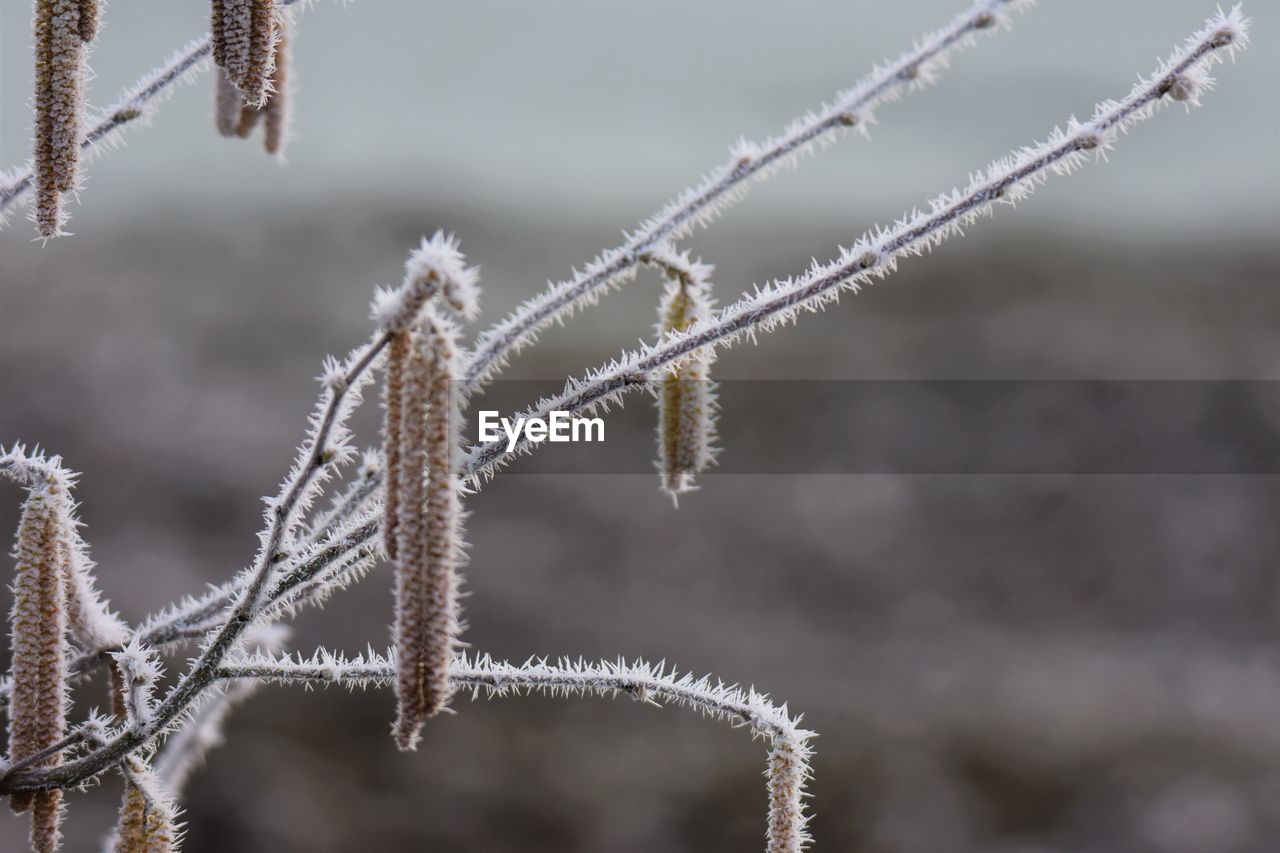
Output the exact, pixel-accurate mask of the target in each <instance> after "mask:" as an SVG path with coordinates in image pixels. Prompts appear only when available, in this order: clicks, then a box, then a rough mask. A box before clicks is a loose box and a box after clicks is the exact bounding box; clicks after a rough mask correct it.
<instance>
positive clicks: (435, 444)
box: [395, 305, 462, 749]
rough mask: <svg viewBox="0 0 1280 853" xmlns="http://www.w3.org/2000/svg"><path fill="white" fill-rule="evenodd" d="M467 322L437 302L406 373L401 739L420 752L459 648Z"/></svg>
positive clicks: (398, 641)
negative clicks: (462, 336) (461, 380)
mask: <svg viewBox="0 0 1280 853" xmlns="http://www.w3.org/2000/svg"><path fill="white" fill-rule="evenodd" d="M457 334H458V333H457V327H456V326H455V325H454V324H453V323H452V322H451V321H449V320H447V319H445V318H443V317H441V316H439V315H438V314H437V313H436V311H435V309H434V306H431V305H428V306H427V308H426V309H425V310H424V312H423V318H422V322H421V325H420V326H419V329H418V331H417V332H416V333H415V335H414V341H413V343H414V346H413V350H412V353H411V355H410V361H409V365H408V370H407V371H406V377H405V378H406V381H405V392H404V402H403V405H404V417H403V438H404V447H403V449H402V451H401V460H400V463H401V472H400V478H399V484H398V485H399V490H400V499H399V504H398V506H399V526H398V531H397V542H396V620H395V646H396V665H397V671H396V699H397V704H398V716H397V719H396V724H395V739H396V743H397V744H398V745H399V746H400V748H401V749H413V748H415V747H416V745H417V742H418V735H419V732H420V731H421V729H422V724H423V722H425V720H426V719H427V718H428V717H430V716H432V715H434V714H436V713H437V712H439V711H440V710H441V709H442V708H444V706H445V705H446V704H448V702H449V697H450V693H451V687H450V685H449V662H450V661H451V660H452V658H453V652H454V650H455V648H456V646H457V645H458V639H457V638H458V633H459V620H458V573H457V567H458V562H459V560H460V558H461V554H462V542H461V540H462V509H461V507H460V505H459V497H458V492H459V482H458V466H459V463H460V461H461V458H460V454H461V442H460V438H461V436H460V433H461V420H462V418H461V415H460V411H459V400H458V396H457V389H456V385H457V377H458V369H459V364H458V345H457Z"/></svg>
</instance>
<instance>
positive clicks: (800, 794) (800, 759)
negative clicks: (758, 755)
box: [766, 737, 810, 853]
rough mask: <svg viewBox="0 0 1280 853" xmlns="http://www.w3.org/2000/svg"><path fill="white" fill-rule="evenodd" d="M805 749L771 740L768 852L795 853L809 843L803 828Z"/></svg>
mask: <svg viewBox="0 0 1280 853" xmlns="http://www.w3.org/2000/svg"><path fill="white" fill-rule="evenodd" d="M807 752H808V747H806V746H805V745H804V744H803V743H797V742H796V741H794V740H792V739H791V738H787V737H775V738H774V742H773V744H772V746H771V747H770V749H769V829H768V833H767V840H768V845H767V847H766V849H767V851H768V853H799V851H801V850H804V849H805V847H806V846H807V845H808V843H809V840H810V839H809V834H808V832H806V831H805V828H804V819H803V816H804V796H805V791H804V787H805V781H806V778H807V774H808V764H807V763H806V761H807Z"/></svg>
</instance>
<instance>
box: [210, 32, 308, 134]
mask: <svg viewBox="0 0 1280 853" xmlns="http://www.w3.org/2000/svg"><path fill="white" fill-rule="evenodd" d="M213 20H214V21H221V16H220V15H219V14H218V11H217V8H216V7H215V11H214V14H213ZM275 20H276V24H275V26H276V39H275V54H274V60H273V61H272V64H271V71H270V74H269V78H268V81H267V84H266V85H265V89H264V93H263V98H264V99H265V100H264V102H263V103H262V104H261V105H260V106H255V105H254V103H252V102H250V101H249V96H248V95H247V94H245V92H244V91H243V86H238V85H237V83H236V82H235V79H234V78H233V76H232V72H231V71H230V70H228V68H227V67H225V66H224V65H219V67H218V69H217V75H216V78H217V79H216V82H215V97H214V104H215V110H214V115H215V117H216V124H217V127H218V132H219V133H221V134H222V135H223V136H238V137H240V138H242V139H244V138H247V137H248V136H249V135H250V134H251V133H252V132H253V129H254V128H255V127H256V126H257V125H258V124H259V123H260V122H261V124H262V125H263V137H262V147H263V148H264V149H265V150H266V152H267V153H268V154H275V155H280V154H283V153H284V149H285V144H286V143H287V141H288V132H289V119H290V110H291V108H292V103H291V100H290V94H289V86H290V80H289V74H290V67H289V64H290V43H289V41H290V36H289V29H290V24H289V19H288V17H287V16H285V15H283V14H279V15H277V17H276V19H275ZM223 26H224V28H225V25H223ZM215 36H216V33H215ZM214 43H215V45H217V44H219V39H218V38H216V37H215V38H214ZM220 52H221V53H222V54H223V55H225V54H226V53H227V47H226V46H225V45H223V47H222V49H221V51H220ZM216 55H217V53H215V56H216Z"/></svg>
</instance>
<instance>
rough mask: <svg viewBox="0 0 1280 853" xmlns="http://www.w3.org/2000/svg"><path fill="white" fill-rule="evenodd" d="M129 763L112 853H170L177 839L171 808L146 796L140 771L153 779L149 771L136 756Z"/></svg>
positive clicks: (165, 803) (167, 804)
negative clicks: (139, 782) (139, 780)
mask: <svg viewBox="0 0 1280 853" xmlns="http://www.w3.org/2000/svg"><path fill="white" fill-rule="evenodd" d="M130 765H131V772H130V773H129V774H128V775H127V776H126V779H125V785H124V798H123V799H122V800H121V801H120V817H119V820H118V821H117V822H116V832H115V845H114V846H113V847H112V849H113V850H114V851H115V853H171V851H172V850H173V849H174V845H175V841H176V839H177V831H176V829H175V827H174V810H173V807H172V806H171V805H170V804H169V803H167V802H162V801H157V799H155V798H154V797H152V796H148V794H147V791H146V790H145V789H144V788H143V787H142V786H141V785H139V784H138V779H139V777H140V776H142V775H143V774H147V778H151V779H153V778H154V777H153V776H151V771H149V770H147V769H146V768H145V767H143V766H142V764H141V762H139V761H137V760H136V759H131V760H130Z"/></svg>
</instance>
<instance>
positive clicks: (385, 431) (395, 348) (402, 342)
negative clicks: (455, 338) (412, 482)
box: [382, 331, 413, 560]
mask: <svg viewBox="0 0 1280 853" xmlns="http://www.w3.org/2000/svg"><path fill="white" fill-rule="evenodd" d="M412 352H413V336H412V334H411V333H410V332H408V331H404V332H398V333H396V334H395V336H394V337H392V338H391V343H390V344H389V345H388V346H387V368H386V382H385V384H384V385H383V388H382V406H383V409H384V419H383V427H382V435H383V440H384V447H385V448H386V449H385V453H386V474H385V477H386V481H385V482H386V488H385V490H384V491H385V497H384V498H383V509H384V515H383V522H382V539H383V548H384V550H385V551H386V553H387V559H389V560H394V559H395V558H396V538H397V536H398V535H399V534H398V530H399V528H400V470H401V466H402V464H403V463H402V461H401V456H402V455H403V453H404V444H405V442H404V390H405V388H404V386H405V372H406V371H407V370H408V368H409V357H410V355H411V354H412Z"/></svg>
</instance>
